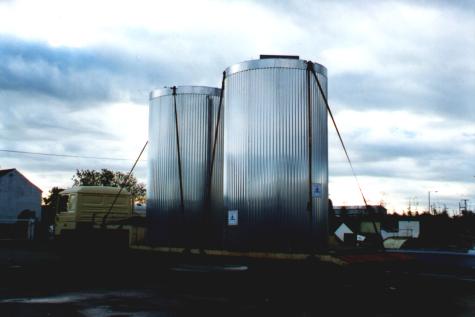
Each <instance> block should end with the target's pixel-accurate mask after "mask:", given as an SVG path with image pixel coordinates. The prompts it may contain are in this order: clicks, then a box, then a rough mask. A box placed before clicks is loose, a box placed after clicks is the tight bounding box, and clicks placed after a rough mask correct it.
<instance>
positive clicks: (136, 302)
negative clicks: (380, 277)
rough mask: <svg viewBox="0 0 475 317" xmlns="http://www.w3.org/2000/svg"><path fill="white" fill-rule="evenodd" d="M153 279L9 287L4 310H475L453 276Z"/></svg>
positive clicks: (468, 287)
mask: <svg viewBox="0 0 475 317" xmlns="http://www.w3.org/2000/svg"><path fill="white" fill-rule="evenodd" d="M239 279H240V278H239ZM141 283H144V284H147V283H145V282H144V281H141ZM229 283H234V285H233V284H229ZM266 283H267V284H266ZM119 284H120V283H119ZM126 284H127V283H126ZM151 284H153V285H146V286H139V287H137V286H135V287H130V286H129V285H126V287H120V285H114V286H111V287H100V286H96V285H95V286H93V287H92V288H87V287H81V289H73V288H68V289H65V290H58V289H55V290H53V291H51V290H48V288H47V287H42V288H38V287H37V288H34V290H28V291H22V290H21V289H18V288H17V289H16V290H15V291H14V292H12V293H11V294H8V293H9V290H7V289H3V291H2V294H3V296H1V299H0V316H2V317H3V316H33V317H36V316H52V317H54V316H91V317H92V316H134V317H141V316H348V315H351V316H377V317H383V316H385V317H386V316H418V317H420V316H460V317H462V316H463V317H465V316H475V283H473V282H471V281H467V280H459V279H457V278H453V277H447V276H445V277H440V278H439V277H434V276H431V277H427V276H426V277H418V278H417V280H416V279H415V278H414V277H413V276H411V277H409V279H407V280H404V281H403V280H391V279H388V280H385V281H383V282H382V283H379V282H377V283H374V281H368V283H366V284H364V283H359V282H358V283H354V282H351V283H346V284H345V283H339V284H338V285H332V286H331V287H328V288H326V287H324V288H322V287H319V286H318V285H314V284H313V283H311V284H309V283H305V282H304V281H298V282H297V281H296V282H295V283H293V282H292V283H289V282H288V281H287V282H285V283H284V284H281V283H279V282H278V281H277V280H273V281H271V282H270V283H269V281H264V280H259V279H257V280H255V281H254V282H252V281H249V280H246V279H245V278H244V279H242V283H240V282H238V281H237V280H236V279H234V278H231V279H229V280H228V279H227V277H225V276H223V278H219V280H216V279H215V277H214V278H213V279H211V280H210V279H209V278H208V276H207V275H206V274H205V275H200V276H198V277H196V276H193V277H192V278H190V279H188V277H186V278H185V279H178V280H176V279H175V278H173V279H168V280H166V281H163V282H157V281H154V282H153V283H151ZM22 293H23V294H22Z"/></svg>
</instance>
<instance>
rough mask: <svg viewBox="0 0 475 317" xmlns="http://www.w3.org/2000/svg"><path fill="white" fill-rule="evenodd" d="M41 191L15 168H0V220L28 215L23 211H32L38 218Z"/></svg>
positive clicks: (39, 215)
mask: <svg viewBox="0 0 475 317" xmlns="http://www.w3.org/2000/svg"><path fill="white" fill-rule="evenodd" d="M41 193H42V191H41V189H39V188H38V187H37V186H36V185H34V184H33V183H32V182H30V181H29V180H28V179H27V178H26V177H25V176H24V175H23V174H21V173H20V172H19V171H17V170H16V169H14V168H12V169H3V170H0V221H7V220H13V219H18V216H20V218H22V217H28V215H25V211H31V212H34V213H35V216H36V218H38V219H40V218H41ZM22 212H23V214H22V215H20V213H22Z"/></svg>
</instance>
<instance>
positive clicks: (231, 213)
mask: <svg viewBox="0 0 475 317" xmlns="http://www.w3.org/2000/svg"><path fill="white" fill-rule="evenodd" d="M237 225H238V211H237V210H228V226H237Z"/></svg>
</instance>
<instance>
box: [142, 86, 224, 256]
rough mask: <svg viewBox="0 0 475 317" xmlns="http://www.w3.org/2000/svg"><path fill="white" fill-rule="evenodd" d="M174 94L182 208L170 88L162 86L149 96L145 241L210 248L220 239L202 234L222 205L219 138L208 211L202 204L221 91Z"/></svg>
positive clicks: (186, 88)
mask: <svg viewBox="0 0 475 317" xmlns="http://www.w3.org/2000/svg"><path fill="white" fill-rule="evenodd" d="M176 94H177V95H176V105H177V118H178V134H179V140H180V151H181V161H182V182H183V196H184V210H183V211H182V210H181V208H180V183H179V172H178V152H177V138H176V130H175V128H176V124H175V112H174V100H173V95H172V89H171V88H165V89H160V90H155V91H153V92H152V93H151V96H150V111H149V145H150V148H149V154H148V155H149V159H148V185H147V186H148V188H147V217H148V218H149V220H150V222H151V228H150V229H151V230H149V237H148V239H149V241H150V242H151V243H152V244H157V245H167V246H189V247H194V246H198V245H199V246H202V245H203V244H207V245H208V244H209V241H211V240H212V241H218V240H221V239H220V238H219V237H212V236H211V231H210V230H206V229H208V226H204V224H205V223H208V224H209V223H216V222H217V221H218V220H216V218H217V217H220V214H218V212H217V211H216V210H217V208H218V206H222V137H220V138H218V143H217V151H216V158H215V164H214V167H215V168H214V172H213V182H212V189H213V190H212V196H211V198H212V202H211V209H209V208H207V206H206V201H207V199H206V198H207V197H206V196H207V188H208V186H207V184H208V178H209V169H210V158H211V152H212V146H213V143H214V132H215V126H216V118H217V110H218V104H219V94H220V90H219V89H217V88H211V87H192V86H183V87H178V88H177V90H176ZM221 135H222V129H221ZM221 210H222V208H221ZM215 227H216V225H215ZM214 232H217V231H216V230H215V231H214ZM205 233H207V234H206V236H205ZM203 239H206V240H207V241H206V242H203Z"/></svg>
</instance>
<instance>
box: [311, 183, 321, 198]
mask: <svg viewBox="0 0 475 317" xmlns="http://www.w3.org/2000/svg"><path fill="white" fill-rule="evenodd" d="M312 197H313V198H321V197H322V184H321V183H312Z"/></svg>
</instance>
